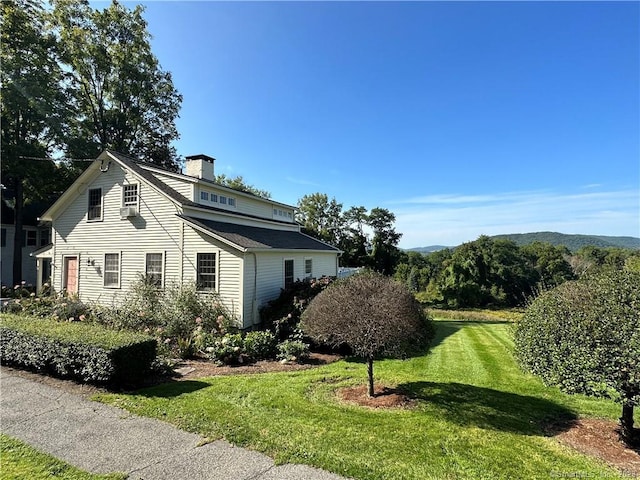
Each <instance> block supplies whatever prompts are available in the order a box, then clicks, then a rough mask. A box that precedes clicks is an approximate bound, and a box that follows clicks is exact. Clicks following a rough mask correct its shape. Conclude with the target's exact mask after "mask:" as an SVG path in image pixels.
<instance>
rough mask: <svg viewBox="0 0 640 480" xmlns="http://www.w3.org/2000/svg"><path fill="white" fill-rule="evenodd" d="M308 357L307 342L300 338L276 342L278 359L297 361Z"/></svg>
mask: <svg viewBox="0 0 640 480" xmlns="http://www.w3.org/2000/svg"><path fill="white" fill-rule="evenodd" d="M308 357H309V344H308V343H304V342H303V341H302V340H285V341H284V342H281V343H279V344H278V356H277V358H278V360H282V361H285V362H299V361H302V360H304V359H306V358H308Z"/></svg>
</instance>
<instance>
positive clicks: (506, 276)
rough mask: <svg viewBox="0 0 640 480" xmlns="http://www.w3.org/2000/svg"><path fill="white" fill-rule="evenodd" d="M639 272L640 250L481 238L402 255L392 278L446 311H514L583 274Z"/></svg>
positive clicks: (422, 299)
mask: <svg viewBox="0 0 640 480" xmlns="http://www.w3.org/2000/svg"><path fill="white" fill-rule="evenodd" d="M623 268H626V269H628V270H632V271H640V250H631V249H624V248H615V247H610V248H600V247H593V246H587V247H582V248H580V249H579V250H578V251H577V252H575V253H573V254H572V253H571V252H570V251H569V249H568V248H567V247H565V246H554V245H551V244H550V243H545V242H534V243H531V244H529V245H524V246H518V245H517V244H516V243H515V242H513V241H510V240H503V239H493V238H490V237H488V236H484V235H483V236H481V237H479V238H478V239H477V240H475V241H473V242H468V243H464V244H462V245H460V246H459V247H457V248H455V249H443V250H439V251H437V252H433V253H430V254H421V253H418V252H411V251H409V252H403V253H402V255H401V258H400V259H399V261H398V264H397V266H396V269H395V272H394V277H395V278H396V279H397V280H399V281H400V282H403V283H404V284H406V285H407V286H408V287H409V289H410V290H411V291H413V292H414V293H415V294H416V295H417V297H418V298H419V299H420V300H421V301H422V302H424V303H427V304H430V305H434V306H441V307H447V308H475V307H516V306H521V305H524V304H525V303H526V302H527V301H528V300H529V299H530V298H531V297H532V296H533V295H534V294H536V293H537V292H538V291H540V290H546V289H549V288H553V287H555V286H557V285H560V284H562V283H564V282H566V281H568V280H574V279H577V278H580V277H582V276H584V275H585V274H586V273H590V272H596V271H601V270H607V269H616V270H620V269H623Z"/></svg>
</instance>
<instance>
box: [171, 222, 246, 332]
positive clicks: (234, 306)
mask: <svg viewBox="0 0 640 480" xmlns="http://www.w3.org/2000/svg"><path fill="white" fill-rule="evenodd" d="M184 245H185V247H184V251H183V255H182V260H183V262H184V271H183V274H182V282H183V283H192V282H195V281H196V279H197V258H198V253H215V254H216V274H217V279H216V290H217V292H218V294H219V295H220V298H221V300H222V302H223V303H224V304H225V305H226V307H227V308H228V309H229V310H231V311H232V312H233V313H234V314H235V315H236V316H237V317H238V319H239V320H240V323H241V325H242V326H243V327H244V324H245V323H246V321H247V320H246V319H245V318H244V315H243V307H244V305H243V302H242V271H243V266H242V254H241V253H239V252H238V251H236V250H234V249H232V248H230V247H228V246H226V245H224V244H222V243H220V242H217V241H215V240H213V239H212V238H211V237H209V236H207V235H204V234H202V233H200V232H198V231H196V230H194V229H192V228H191V227H188V226H185V228H184ZM247 326H248V325H247Z"/></svg>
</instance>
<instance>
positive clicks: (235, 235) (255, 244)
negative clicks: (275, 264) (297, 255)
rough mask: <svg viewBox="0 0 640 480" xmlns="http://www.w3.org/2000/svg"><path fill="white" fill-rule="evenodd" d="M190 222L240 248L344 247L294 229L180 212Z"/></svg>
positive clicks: (333, 250)
mask: <svg viewBox="0 0 640 480" xmlns="http://www.w3.org/2000/svg"><path fill="white" fill-rule="evenodd" d="M178 217H180V218H181V219H182V220H183V221H184V222H186V223H187V224H189V225H191V226H193V227H196V228H198V229H199V230H204V231H205V232H206V233H209V234H210V235H212V236H214V237H216V238H218V239H220V240H222V241H224V242H225V243H228V244H231V245H233V246H235V247H236V248H238V249H239V250H243V251H249V250H310V251H311V250H313V251H326V252H336V253H337V252H339V251H340V250H339V249H337V248H335V247H333V246H331V245H329V244H327V243H324V242H321V241H320V240H316V239H315V238H312V237H310V236H308V235H305V234H304V233H301V232H298V231H291V230H274V229H271V228H260V227H250V226H247V225H237V224H234V223H225V222H216V221H214V220H205V219H201V218H194V217H187V216H184V215H178Z"/></svg>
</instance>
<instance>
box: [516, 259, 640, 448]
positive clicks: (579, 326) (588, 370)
mask: <svg viewBox="0 0 640 480" xmlns="http://www.w3.org/2000/svg"><path fill="white" fill-rule="evenodd" d="M514 333H515V335H514V337H515V338H514V340H515V346H516V353H517V358H518V360H519V362H520V364H521V365H522V367H523V368H524V369H525V370H528V371H530V372H531V373H533V374H535V375H539V376H540V377H541V378H542V379H543V381H544V382H545V383H546V384H548V385H557V386H559V387H560V388H561V389H563V390H564V391H566V392H569V393H584V394H587V395H593V396H599V397H609V398H611V399H613V400H614V401H616V402H618V403H621V404H622V417H621V419H620V420H621V428H622V430H621V433H622V437H623V439H624V440H625V441H626V442H627V443H629V444H634V443H636V444H637V443H640V433H638V432H637V431H636V429H634V428H633V408H634V407H635V406H637V405H638V404H640V361H639V359H640V273H638V272H625V271H622V270H610V271H606V272H604V273H600V274H597V275H587V276H585V277H583V278H582V279H580V280H579V281H572V282H568V283H564V284H562V285H560V286H559V287H556V288H554V289H553V290H550V291H547V292H544V293H543V294H541V295H540V296H538V297H537V298H536V299H535V300H534V301H533V302H532V303H531V305H530V306H529V308H528V309H527V311H526V313H525V315H524V317H523V318H522V320H520V321H518V322H517V323H516V326H515V332H514Z"/></svg>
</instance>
